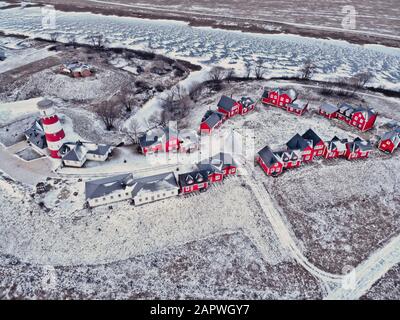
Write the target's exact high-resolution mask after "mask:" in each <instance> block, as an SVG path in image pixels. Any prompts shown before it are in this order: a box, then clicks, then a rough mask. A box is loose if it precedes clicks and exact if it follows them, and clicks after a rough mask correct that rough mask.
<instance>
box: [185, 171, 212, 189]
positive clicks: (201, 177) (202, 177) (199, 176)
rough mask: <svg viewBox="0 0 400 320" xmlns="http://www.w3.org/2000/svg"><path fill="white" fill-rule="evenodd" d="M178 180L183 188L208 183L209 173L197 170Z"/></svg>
mask: <svg viewBox="0 0 400 320" xmlns="http://www.w3.org/2000/svg"><path fill="white" fill-rule="evenodd" d="M178 180H179V185H180V186H181V187H186V186H191V185H194V184H197V183H203V182H208V172H207V171H206V170H197V171H192V172H188V173H183V174H180V175H179V176H178Z"/></svg>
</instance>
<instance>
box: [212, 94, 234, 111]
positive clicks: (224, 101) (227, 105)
mask: <svg viewBox="0 0 400 320" xmlns="http://www.w3.org/2000/svg"><path fill="white" fill-rule="evenodd" d="M235 104H236V101H235V100H233V99H232V98H230V97H227V96H222V97H221V99H220V100H219V102H218V105H217V106H218V107H219V108H221V109H223V110H225V111H227V112H230V111H231V110H232V108H233V107H234V106H235Z"/></svg>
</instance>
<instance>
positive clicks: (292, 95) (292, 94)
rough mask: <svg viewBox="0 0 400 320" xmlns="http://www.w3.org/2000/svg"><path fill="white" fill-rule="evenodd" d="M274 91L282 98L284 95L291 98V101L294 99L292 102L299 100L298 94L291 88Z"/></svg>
mask: <svg viewBox="0 0 400 320" xmlns="http://www.w3.org/2000/svg"><path fill="white" fill-rule="evenodd" d="M273 91H275V92H277V93H278V94H279V95H280V96H281V95H283V94H287V95H288V96H289V97H290V99H292V100H296V98H297V92H296V90H294V89H292V88H289V89H275V90H273Z"/></svg>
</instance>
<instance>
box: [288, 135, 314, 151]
mask: <svg viewBox="0 0 400 320" xmlns="http://www.w3.org/2000/svg"><path fill="white" fill-rule="evenodd" d="M286 145H287V147H288V148H289V149H291V150H302V151H303V150H304V149H306V148H308V147H309V146H310V143H309V141H307V140H306V139H304V138H303V137H302V136H301V135H299V134H298V133H297V134H296V135H295V136H294V137H293V138H292V139H290V140H289V141H288V143H286Z"/></svg>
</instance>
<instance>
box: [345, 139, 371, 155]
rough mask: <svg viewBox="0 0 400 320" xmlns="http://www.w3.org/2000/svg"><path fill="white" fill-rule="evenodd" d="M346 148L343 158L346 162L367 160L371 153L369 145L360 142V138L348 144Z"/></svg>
mask: <svg viewBox="0 0 400 320" xmlns="http://www.w3.org/2000/svg"><path fill="white" fill-rule="evenodd" d="M346 148H347V150H346V154H345V157H346V158H347V160H353V159H361V158H368V156H369V154H370V152H371V151H372V145H371V143H369V142H368V141H364V140H361V139H360V138H355V139H354V141H352V142H348V143H347V144H346Z"/></svg>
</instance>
